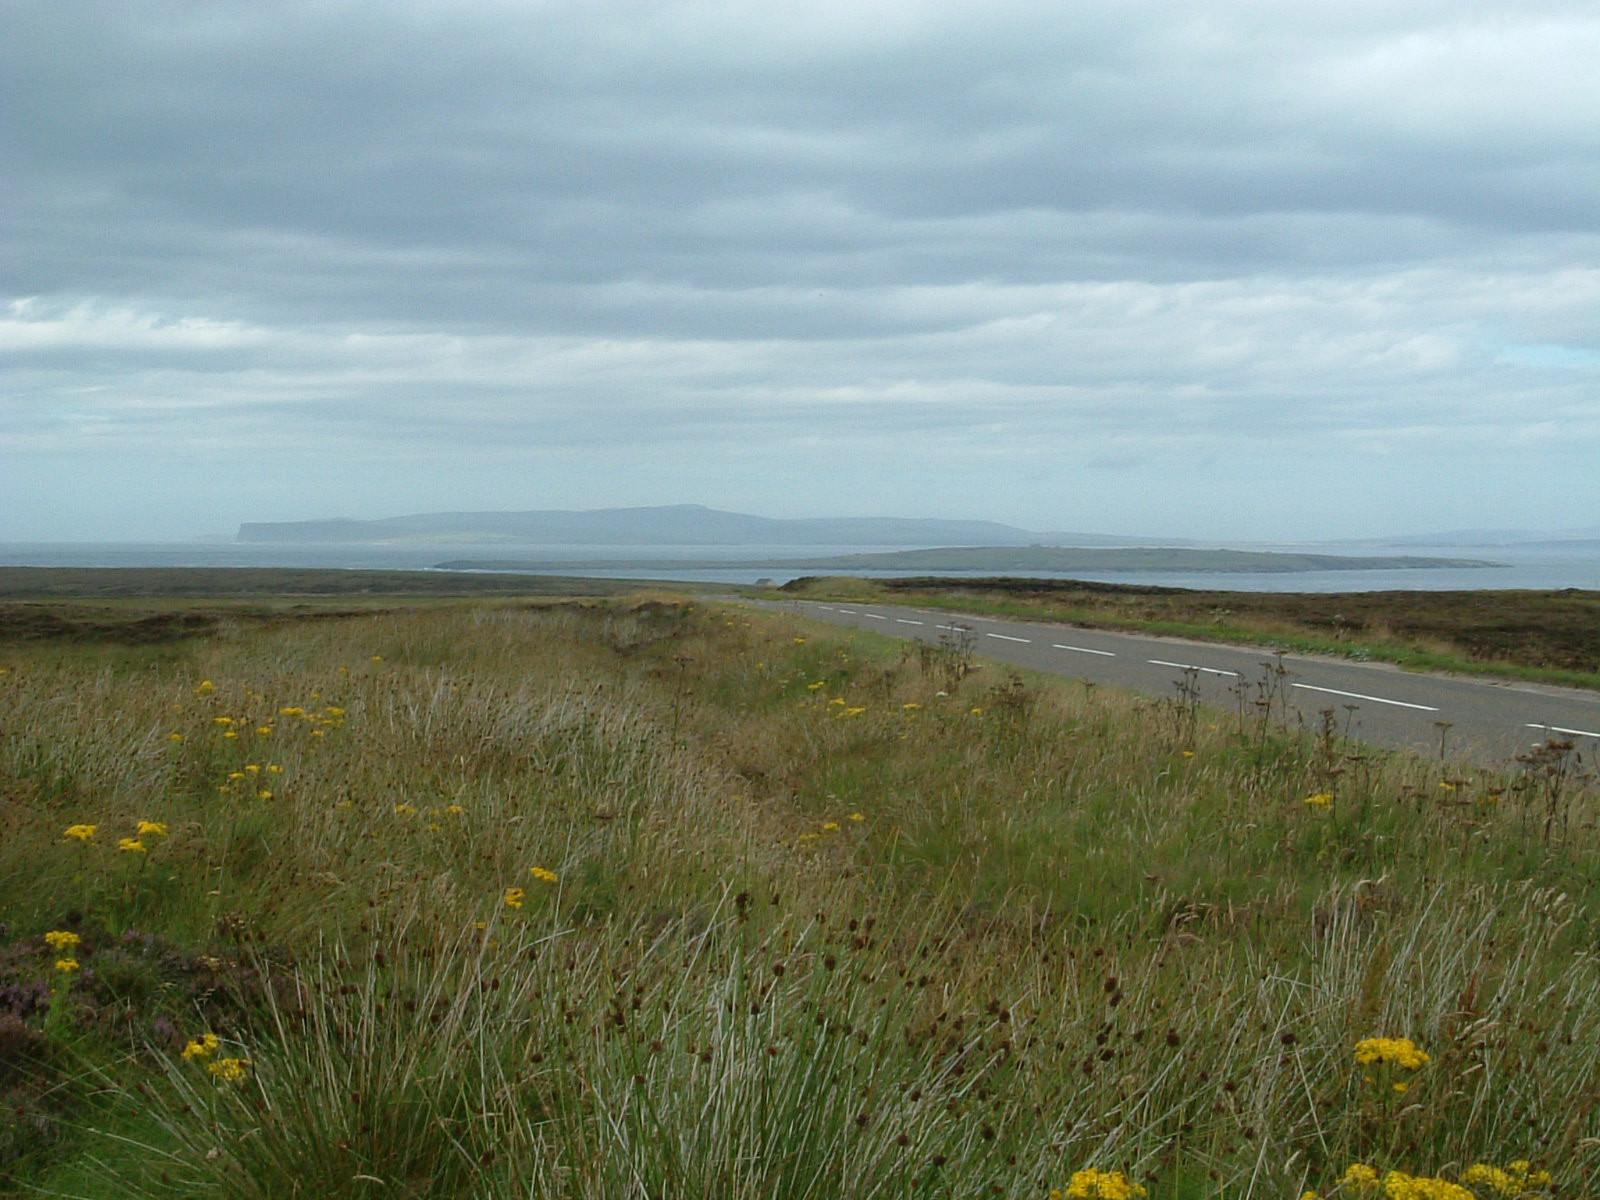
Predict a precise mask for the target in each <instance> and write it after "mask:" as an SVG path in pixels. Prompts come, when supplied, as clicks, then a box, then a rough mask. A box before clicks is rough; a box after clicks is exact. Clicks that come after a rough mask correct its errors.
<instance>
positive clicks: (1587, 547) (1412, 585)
mask: <svg viewBox="0 0 1600 1200" xmlns="http://www.w3.org/2000/svg"><path fill="white" fill-rule="evenodd" d="M890 548H891V547H883V546H873V547H862V546H816V547H801V548H796V547H794V546H782V547H778V546H716V547H706V546H655V547H649V548H639V547H618V546H548V547H519V548H507V547H505V546H492V547H491V546H463V545H461V544H459V543H453V544H449V545H434V546H428V545H407V546H263V545H236V544H232V543H192V544H191V543H150V544H138V543H126V542H121V543H91V542H73V543H43V542H34V543H27V542H23V543H11V544H0V566H27V567H327V568H335V569H349V570H359V569H368V570H379V569H381V570H407V571H420V570H427V569H429V568H431V567H433V565H434V564H436V563H439V562H444V561H447V560H450V559H462V558H500V557H505V558H517V559H519V560H526V561H530V562H532V561H549V562H562V563H571V562H585V561H587V562H595V561H605V560H612V561H615V560H619V559H623V558H627V559H629V560H632V561H636V562H637V563H638V564H639V565H638V566H629V567H627V568H621V569H615V568H589V569H585V570H582V571H581V572H580V571H576V570H574V569H573V568H571V567H562V568H551V569H550V570H549V571H546V572H529V573H530V574H540V573H548V574H565V575H571V574H585V575H594V576H599V577H603V578H624V579H687V580H694V581H701V582H710V583H755V582H756V581H757V580H760V579H771V580H773V581H774V582H777V583H783V582H785V581H787V580H789V579H793V578H795V577H796V576H799V575H807V574H816V572H815V571H803V570H794V571H779V570H775V569H771V568H767V569H754V570H753V569H751V568H748V567H736V566H729V567H707V568H703V569H697V570H687V569H682V568H678V569H671V570H661V569H652V568H651V567H649V566H648V565H646V564H647V563H648V561H649V560H651V559H656V560H660V559H685V558H695V559H701V560H706V559H730V560H731V559H740V558H745V559H748V558H758V557H759V558H771V559H779V558H798V557H801V556H805V557H821V556H824V555H835V554H858V553H867V552H872V551H882V550H885V549H890ZM903 548H904V549H915V548H917V547H909V546H908V547H903ZM1234 548H1237V549H1280V550H1294V551H1300V552H1305V553H1311V554H1345V555H1351V556H1358V555H1359V556H1367V555H1374V554H1395V555H1401V554H1408V555H1425V556H1428V557H1435V558H1472V559H1484V560H1488V561H1492V562H1497V563H1504V564H1506V565H1505V566H1500V567H1471V568H1446V569H1439V570H1401V571H1307V572H1299V573H1294V574H1277V573H1270V574H1250V573H1232V572H1227V573H1224V572H1181V571H1151V572H1145V571H1086V572H1072V573H1071V575H1070V577H1071V578H1076V579H1092V580H1099V581H1102V582H1108V583H1142V584H1154V585H1158V586H1162V587H1187V588H1202V589H1227V590H1232V591H1248V592H1371V591H1390V590H1411V591H1444V590H1455V589H1462V590H1470V589H1479V588H1585V589H1591V590H1596V591H1600V543H1597V542H1592V541H1590V542H1573V543H1559V542H1556V543H1540V544H1530V545H1524V546H1428V547H1361V548H1352V547H1350V546H1310V545H1295V546H1279V547H1263V546H1260V545H1238V546H1236V547H1234ZM859 574H864V575H875V576H892V575H906V574H928V572H923V571H918V572H907V571H864V572H859ZM940 574H947V575H952V576H955V575H961V574H963V572H957V571H950V572H940ZM967 574H979V573H972V572H969V573H967ZM1014 574H1029V575H1030V576H1032V577H1037V578H1045V579H1050V578H1066V577H1069V576H1063V575H1057V574H1051V573H1047V572H1028V573H1024V572H1014Z"/></svg>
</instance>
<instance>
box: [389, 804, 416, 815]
mask: <svg viewBox="0 0 1600 1200" xmlns="http://www.w3.org/2000/svg"><path fill="white" fill-rule="evenodd" d="M394 811H395V815H397V816H401V817H409V816H410V815H411V814H412V813H414V812H416V811H417V806H416V805H414V804H406V803H403V802H402V803H400V804H396V805H395V806H394Z"/></svg>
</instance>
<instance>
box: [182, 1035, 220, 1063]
mask: <svg viewBox="0 0 1600 1200" xmlns="http://www.w3.org/2000/svg"><path fill="white" fill-rule="evenodd" d="M221 1045H222V1039H221V1038H219V1037H218V1036H217V1035H216V1034H214V1033H202V1034H201V1035H200V1036H199V1037H197V1038H190V1039H189V1043H188V1045H186V1046H184V1048H183V1056H184V1057H185V1058H210V1057H211V1056H212V1055H213V1054H215V1053H216V1052H217V1048H218V1047H219V1046H221Z"/></svg>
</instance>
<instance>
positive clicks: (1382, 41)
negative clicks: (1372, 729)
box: [0, 0, 1600, 541]
mask: <svg viewBox="0 0 1600 1200" xmlns="http://www.w3.org/2000/svg"><path fill="white" fill-rule="evenodd" d="M0 23H3V28H0V88H3V89H4V92H5V96H4V105H5V111H4V113H3V115H0V130H3V133H0V137H3V138H4V145H3V147H0V153H3V161H0V172H3V174H0V187H3V192H0V196H3V201H0V203H3V208H4V212H3V216H4V232H3V235H0V237H3V241H0V291H3V293H4V296H3V302H4V311H3V312H0V356H3V358H4V365H3V367H0V370H3V376H0V541H24V540H68V539H134V540H159V539H182V538H188V537H192V536H195V535H202V534H218V533H231V532H232V531H233V529H234V528H235V527H236V526H237V524H238V523H239V522H240V521H245V520H261V521H272V520H294V519H301V518H312V517H328V516H347V517H382V516H394V515H399V514H403V513H411V512H426V511H438V510H476V509H532V508H601V507H616V506H627V505H648V504H669V503H689V502H692V503H702V504H708V505H711V506H713V507H718V508H728V509H735V510H739V511H744V512H752V513H758V514H762V515H766V516H843V515H852V516H856V515H863V516H864V515H900V516H946V517H970V518H985V519H992V520H1000V521H1007V522H1011V523H1013V524H1018V525H1022V526H1025V527H1027V528H1032V529H1044V530H1055V529H1073V530H1085V531H1093V532H1105V533H1125V534H1140V535H1173V536H1187V537H1202V538H1219V539H1227V538H1234V539H1243V538H1261V539H1312V540H1314V539H1319V538H1331V537H1362V536H1369V535H1382V534H1390V533H1404V532H1426V531H1433V530H1442V529H1452V528H1460V527H1468V526H1492V527H1523V528H1535V529H1557V528H1565V527H1577V526H1586V525H1596V524H1600V85H1597V83H1596V65H1595V64H1596V63H1600V10H1597V8H1596V5H1595V4H1594V0H1571V2H1563V0H1481V2H1475V0H1338V2H1337V3H1330V2H1329V0H1114V2H1110V3H1108V2H1106V0H1096V2H1094V3H1089V2H1087V0H981V2H973V3H966V2H964V0H837V2H836V0H804V2H797V3H790V2H788V0H745V2H743V3H728V2H722V3H714V2H710V0H706V2H702V3H676V2H672V0H637V2H619V0H548V2H540V0H517V2H514V3H513V2H509V0H470V2H469V0H455V2H453V3H444V2H440V0H409V2H400V0H392V2H380V0H351V2H348V3H331V2H328V3H317V2H301V0H274V2H273V3H271V4H254V3H243V2H241V0H212V2H208V0H173V2H170V3H159V2H151V0H93V2H82V0H0Z"/></svg>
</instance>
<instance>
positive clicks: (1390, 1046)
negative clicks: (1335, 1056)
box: [1356, 1038, 1433, 1071]
mask: <svg viewBox="0 0 1600 1200" xmlns="http://www.w3.org/2000/svg"><path fill="white" fill-rule="evenodd" d="M1356 1061H1357V1062H1358V1063H1362V1064H1371V1063H1393V1064H1394V1065H1395V1066H1397V1067H1404V1068H1405V1069H1406V1070H1408V1071H1415V1070H1416V1069H1417V1068H1418V1067H1422V1066H1426V1065H1427V1064H1428V1063H1430V1062H1432V1061H1433V1058H1432V1056H1431V1055H1429V1054H1427V1053H1426V1052H1424V1051H1422V1050H1419V1049H1418V1048H1417V1045H1416V1043H1415V1042H1413V1041H1412V1040H1411V1039H1410V1038H1365V1039H1363V1040H1362V1041H1359V1042H1357V1043H1356Z"/></svg>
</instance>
